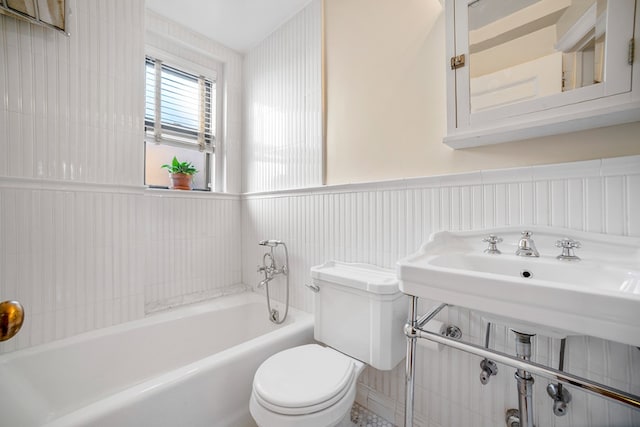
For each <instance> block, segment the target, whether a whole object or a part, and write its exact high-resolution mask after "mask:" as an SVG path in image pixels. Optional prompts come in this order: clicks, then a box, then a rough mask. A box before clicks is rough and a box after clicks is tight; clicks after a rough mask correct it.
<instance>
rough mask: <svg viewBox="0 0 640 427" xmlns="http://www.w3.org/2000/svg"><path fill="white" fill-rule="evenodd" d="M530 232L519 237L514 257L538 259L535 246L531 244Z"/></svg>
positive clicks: (538, 254) (524, 232)
mask: <svg viewBox="0 0 640 427" xmlns="http://www.w3.org/2000/svg"><path fill="white" fill-rule="evenodd" d="M532 234H533V233H531V232H530V231H523V232H522V236H520V241H519V242H518V250H516V255H518V256H531V257H539V256H540V253H539V252H538V250H537V249H536V244H535V243H534V242H533V239H532V238H531V235H532Z"/></svg>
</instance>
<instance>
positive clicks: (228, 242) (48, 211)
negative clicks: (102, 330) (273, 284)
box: [0, 0, 242, 353]
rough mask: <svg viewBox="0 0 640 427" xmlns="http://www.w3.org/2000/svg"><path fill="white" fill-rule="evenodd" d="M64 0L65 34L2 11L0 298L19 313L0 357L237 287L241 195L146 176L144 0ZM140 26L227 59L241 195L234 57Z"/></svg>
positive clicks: (184, 35)
mask: <svg viewBox="0 0 640 427" xmlns="http://www.w3.org/2000/svg"><path fill="white" fill-rule="evenodd" d="M69 7H70V9H71V11H72V14H71V17H70V20H69V31H70V33H71V36H70V37H66V36H64V35H62V34H60V33H58V32H55V31H51V30H48V29H43V28H41V27H37V26H32V25H30V24H28V23H24V22H20V21H17V20H15V19H13V18H9V17H5V16H0V300H5V299H18V300H19V301H21V302H22V303H23V305H24V306H25V310H26V313H27V317H26V322H25V325H24V327H23V330H22V331H21V332H20V334H18V336H17V337H16V338H15V339H12V340H10V341H7V342H4V343H0V353H2V352H7V351H12V350H15V349H19V348H25V347H29V346H32V345H36V344H40V343H44V342H48V341H51V340H55V339H59V338H63V337H67V336H70V335H74V334H77V333H80V332H83V331H87V330H90V329H94V328H99V327H103V326H109V325H112V324H116V323H120V322H125V321H129V320H133V319H137V318H140V317H142V316H144V315H145V313H147V312H150V311H155V310H159V309H162V308H166V307H167V306H170V305H176V304H182V303H185V302H191V301H195V300H199V299H204V298H209V297H212V296H215V295H219V294H223V293H227V292H233V291H235V290H237V289H238V288H242V284H241V277H240V276H241V271H240V263H241V256H240V241H239V235H240V201H239V198H238V196H224V195H216V194H199V193H181V192H171V191H152V190H148V191H145V190H144V188H143V187H142V186H141V184H142V182H143V120H142V115H143V112H144V54H145V50H144V43H145V39H144V29H145V9H144V1H143V0H133V1H132V0H113V1H104V0H82V1H76V0H70V1H69ZM147 24H148V25H149V26H150V27H151V28H155V29H158V27H160V30H159V31H165V32H166V33H167V34H169V35H170V36H171V37H172V40H182V42H183V43H190V44H191V45H192V46H193V47H194V48H195V49H200V50H201V51H206V52H208V53H210V54H212V55H214V56H215V57H216V58H218V59H220V60H222V61H223V62H225V64H226V69H225V72H226V74H228V76H229V77H228V79H227V83H228V84H227V87H226V89H225V90H226V98H227V103H228V108H229V113H228V117H227V122H228V123H229V125H228V126H227V134H228V135H229V136H228V138H227V140H228V141H229V147H228V151H230V152H231V154H230V155H229V158H230V163H231V167H230V169H232V170H233V171H234V173H235V175H234V176H232V177H231V178H230V179H229V182H230V185H229V187H230V189H231V190H233V189H234V188H235V191H238V190H239V188H240V172H239V170H240V165H239V162H240V148H239V145H240V136H239V135H240V116H241V107H240V105H241V89H242V87H241V73H242V60H241V57H240V55H238V54H236V53H235V52H233V51H230V50H229V49H225V48H224V47H221V46H219V45H216V44H215V43H212V42H209V41H206V40H203V38H202V37H200V36H198V35H195V34H193V33H191V32H189V31H188V30H187V29H184V28H182V27H179V26H176V25H171V24H170V23H166V22H164V23H163V22H161V20H160V19H158V18H155V19H154V18H153V17H151V18H149V19H148V21H147ZM163 25H164V26H163Z"/></svg>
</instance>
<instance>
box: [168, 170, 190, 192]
mask: <svg viewBox="0 0 640 427" xmlns="http://www.w3.org/2000/svg"><path fill="white" fill-rule="evenodd" d="M191 178H192V176H191V175H187V174H184V173H172V174H171V188H173V189H175V190H191Z"/></svg>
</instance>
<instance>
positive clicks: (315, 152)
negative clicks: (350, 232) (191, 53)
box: [243, 0, 322, 192]
mask: <svg viewBox="0 0 640 427" xmlns="http://www.w3.org/2000/svg"><path fill="white" fill-rule="evenodd" d="M321 25H322V1H321V0H313V1H312V2H311V3H310V4H309V5H308V6H307V7H306V8H305V9H304V10H302V11H301V12H299V13H298V14H297V15H295V16H294V17H293V18H292V19H291V20H289V21H288V22H287V23H285V24H284V25H283V26H282V27H280V28H279V29H277V30H276V31H275V32H274V33H273V34H271V35H270V36H269V37H267V38H266V39H265V40H264V41H263V42H262V43H260V44H259V45H258V46H256V47H255V48H253V49H251V51H250V52H249V53H248V54H247V56H246V57H245V64H244V79H245V102H244V146H243V154H244V155H243V168H244V180H243V192H256V191H268V190H277V189H286V188H301V187H309V186H315V185H320V184H321V183H322V97H321V96H322V79H321V78H322V68H321V67H322V60H321V59H322V58H321V47H322V42H321V36H322V27H321Z"/></svg>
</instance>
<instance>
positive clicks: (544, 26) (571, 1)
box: [444, 0, 640, 148]
mask: <svg viewBox="0 0 640 427" xmlns="http://www.w3.org/2000/svg"><path fill="white" fill-rule="evenodd" d="M444 5H445V9H446V10H445V13H446V25H447V30H446V31H447V59H449V62H448V64H447V69H448V70H447V95H448V96H447V100H448V101H447V104H448V106H447V108H448V112H447V120H448V126H447V135H446V136H445V138H444V142H445V143H446V144H447V145H449V146H451V147H453V148H466V147H475V146H480V145H489V144H497V143H502V142H508V141H517V140H522V139H528V138H534V137H539V136H545V135H552V134H559V133H565V132H572V131H577V130H583V129H589V128H595V127H602V126H609V125H614V124H621V123H628V122H633V121H638V120H640V90H638V86H639V84H638V82H639V81H640V72H639V68H640V67H639V66H638V64H637V60H636V63H635V64H634V56H637V55H636V54H635V53H634V42H633V39H634V33H635V34H636V35H637V34H639V33H640V31H639V30H638V28H640V23H639V22H638V21H639V18H638V16H639V12H638V10H637V9H636V7H637V6H636V1H635V0H512V1H504V0H447V1H445V2H444Z"/></svg>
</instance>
